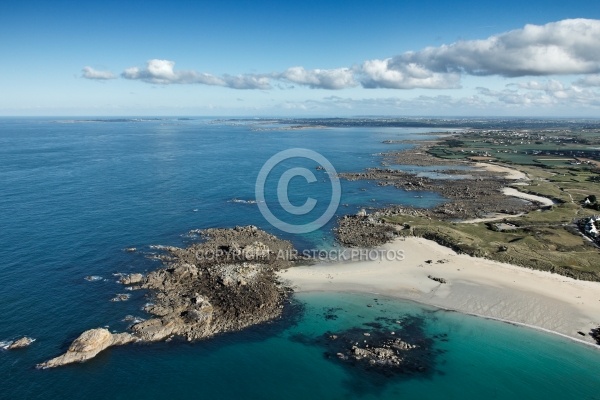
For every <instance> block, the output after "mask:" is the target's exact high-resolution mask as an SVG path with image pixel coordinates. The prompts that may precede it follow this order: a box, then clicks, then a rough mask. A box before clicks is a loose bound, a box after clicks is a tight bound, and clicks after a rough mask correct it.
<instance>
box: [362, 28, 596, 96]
mask: <svg viewBox="0 0 600 400" xmlns="http://www.w3.org/2000/svg"><path fill="white" fill-rule="evenodd" d="M361 72H362V75H363V77H362V84H363V86H364V87H367V88H371V87H382V88H394V89H411V88H417V87H418V88H434V89H445V88H455V87H457V86H458V80H459V76H460V74H468V75H479V76H487V75H500V76H505V77H519V76H543V75H566V74H592V73H598V72H600V20H592V19H567V20H562V21H558V22H552V23H548V24H546V25H526V26H525V27H524V28H523V29H517V30H513V31H510V32H506V33H502V34H499V35H495V36H491V37H489V38H487V39H483V40H466V41H459V42H456V43H452V44H450V45H442V46H439V47H427V48H425V49H423V50H421V51H417V52H407V53H404V54H401V55H398V56H396V57H393V58H389V59H386V60H371V61H366V62H365V63H363V65H362V68H361Z"/></svg>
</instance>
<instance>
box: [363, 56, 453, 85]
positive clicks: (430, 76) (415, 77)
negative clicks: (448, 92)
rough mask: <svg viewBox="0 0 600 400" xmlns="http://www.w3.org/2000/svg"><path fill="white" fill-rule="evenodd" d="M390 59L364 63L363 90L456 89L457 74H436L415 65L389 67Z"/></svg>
mask: <svg viewBox="0 0 600 400" xmlns="http://www.w3.org/2000/svg"><path fill="white" fill-rule="evenodd" d="M391 63H392V59H390V58H388V59H386V60H370V61H365V62H364V63H363V65H362V66H361V68H360V73H361V75H362V85H363V87H365V88H389V89H414V88H425V89H450V88H458V87H459V80H460V76H459V74H457V73H437V72H432V71H431V70H428V69H427V68H425V67H423V66H422V65H419V64H415V63H407V64H395V65H390V64H391Z"/></svg>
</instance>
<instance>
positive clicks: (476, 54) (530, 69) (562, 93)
mask: <svg viewBox="0 0 600 400" xmlns="http://www.w3.org/2000/svg"><path fill="white" fill-rule="evenodd" d="M575 74H579V75H589V76H587V77H582V78H581V79H580V80H579V81H577V82H575V84H574V85H573V86H570V87H568V88H567V87H564V86H561V85H562V83H560V82H559V81H556V80H554V81H547V82H545V83H543V85H545V86H543V87H541V86H540V87H536V86H535V85H541V83H539V82H535V83H534V82H533V81H532V82H530V83H527V84H521V86H519V87H517V88H512V89H510V88H507V89H506V90H504V91H501V93H500V94H498V95H497V96H496V98H498V99H500V98H503V99H505V100H506V101H507V102H508V101H511V99H512V98H513V96H518V95H519V94H520V93H522V92H523V91H524V92H523V93H525V92H527V91H537V92H539V93H537V95H534V94H531V93H530V94H528V95H526V97H525V99H524V100H523V101H527V100H528V99H529V101H536V102H545V101H553V99H557V98H581V95H578V96H579V97H578V96H575V94H576V93H577V90H581V91H582V92H585V89H586V88H590V87H598V86H600V20H593V19H565V20H562V21H557V22H551V23H548V24H545V25H526V26H525V27H523V28H521V29H516V30H513V31H509V32H505V33H500V34H498V35H494V36H490V37H488V38H487V39H481V40H463V41H458V42H455V43H452V44H448V45H442V46H437V47H427V48H425V49H422V50H420V51H413V52H406V53H404V54H400V55H398V56H395V57H392V58H386V59H374V60H367V61H364V62H362V63H361V64H360V65H359V66H355V67H352V68H335V69H310V70H307V69H305V68H304V67H300V66H296V67H291V68H288V69H287V70H285V71H283V72H270V73H262V74H242V75H236V76H232V75H227V74H223V75H213V74H209V73H200V72H196V71H177V70H175V62H173V61H169V60H159V59H153V60H149V61H148V62H147V64H146V66H145V67H143V68H138V67H132V68H128V69H126V70H125V71H124V72H123V73H122V74H121V76H122V77H123V78H126V79H135V80H141V81H144V82H148V83H152V84H162V85H168V84H203V85H211V86H222V87H228V88H233V89H261V90H266V89H273V88H274V87H275V88H278V87H280V88H282V89H283V88H284V87H285V84H290V83H291V84H293V85H301V86H307V87H310V88H314V89H329V90H337V89H345V88H350V87H354V86H357V85H358V84H360V85H362V87H364V88H390V89H415V88H421V89H456V88H461V84H460V79H461V76H464V75H473V76H490V75H497V76H504V77H509V78H515V77H523V76H558V75H575ZM83 76H84V77H86V78H89V79H111V78H114V76H113V75H112V74H111V73H110V72H103V71H96V70H93V69H92V68H91V67H85V68H84V71H83ZM277 81H279V82H280V83H279V84H278V83H277ZM523 85H524V86H523ZM527 85H529V86H527ZM585 93H588V92H585ZM544 95H547V96H548V97H544ZM486 96H489V95H488V94H486ZM514 101H515V102H516V101H517V100H516V99H515V100H514Z"/></svg>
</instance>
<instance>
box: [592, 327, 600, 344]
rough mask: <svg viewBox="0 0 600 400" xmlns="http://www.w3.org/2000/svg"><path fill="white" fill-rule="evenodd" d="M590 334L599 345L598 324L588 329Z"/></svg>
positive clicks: (599, 330)
mask: <svg viewBox="0 0 600 400" xmlns="http://www.w3.org/2000/svg"><path fill="white" fill-rule="evenodd" d="M590 336H591V337H592V338H593V339H594V340H595V341H596V344H597V345H599V346H600V326H599V327H597V328H595V329H592V330H591V331H590Z"/></svg>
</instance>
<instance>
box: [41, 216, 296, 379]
mask: <svg viewBox="0 0 600 400" xmlns="http://www.w3.org/2000/svg"><path fill="white" fill-rule="evenodd" d="M194 233H197V234H200V235H201V236H202V237H203V238H204V239H205V240H204V241H203V242H202V243H197V244H193V245H191V246H190V247H188V248H185V249H182V248H177V247H165V248H163V250H164V252H165V253H164V254H163V255H161V260H162V261H163V263H164V266H163V267H162V268H160V269H158V270H156V271H153V272H150V273H149V274H148V275H146V276H144V275H142V274H129V275H125V276H122V277H121V279H120V281H121V283H122V284H124V285H128V286H129V287H130V288H132V289H133V290H141V289H145V290H148V291H149V296H150V298H151V303H149V304H148V305H147V307H146V308H145V310H146V311H147V312H148V313H149V314H151V315H152V318H150V319H148V320H145V321H141V322H138V323H135V324H134V325H132V326H131V327H130V332H122V333H111V332H110V331H108V330H107V329H104V328H97V329H91V330H88V331H85V332H83V333H82V334H81V335H80V336H79V337H78V338H77V339H75V341H73V343H72V344H71V346H70V347H69V349H68V350H67V352H66V353H65V354H63V355H60V356H58V357H56V358H53V359H51V360H48V361H46V362H44V363H41V364H38V365H37V367H38V368H41V369H46V368H54V367H58V366H61V365H66V364H71V363H76V362H83V361H87V360H89V359H91V358H93V357H95V356H96V355H97V354H98V353H100V352H101V351H103V350H105V349H107V348H109V347H111V346H120V345H124V344H128V343H134V342H139V343H151V342H158V341H163V340H168V339H170V338H173V337H181V338H184V339H186V340H188V341H196V340H201V339H205V338H208V337H211V336H213V335H216V334H219V333H223V332H231V331H237V330H241V329H244V328H246V327H249V326H252V325H257V324H260V323H264V322H267V321H270V320H274V319H276V318H278V317H280V316H281V314H282V310H283V307H284V305H285V304H286V302H287V301H288V298H289V294H290V293H291V290H290V289H289V288H287V287H285V286H284V285H283V284H282V283H281V282H280V281H279V279H278V278H277V275H276V274H275V272H276V271H277V270H278V269H281V268H286V267H289V266H291V265H293V264H294V262H295V261H296V260H295V259H294V258H292V257H293V254H295V253H294V252H293V251H292V250H293V247H292V245H291V243H290V242H287V241H284V240H280V239H278V238H276V237H275V236H273V235H270V234H268V233H266V232H264V231H261V230H259V229H258V228H256V227H255V226H245V227H235V228H233V229H207V230H201V231H194Z"/></svg>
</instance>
